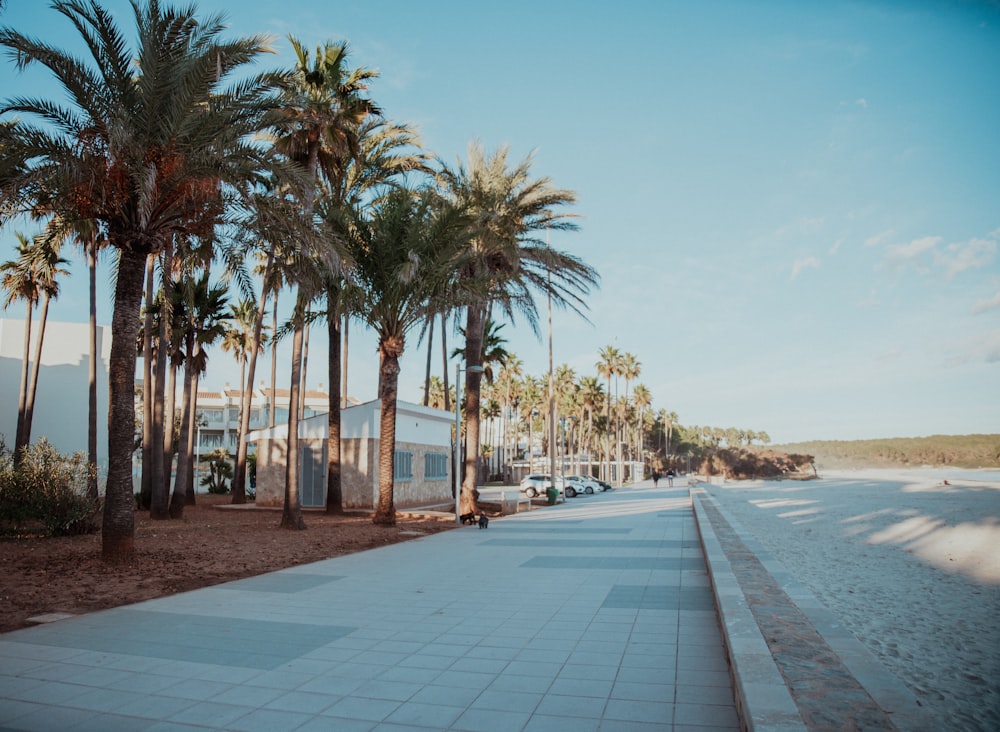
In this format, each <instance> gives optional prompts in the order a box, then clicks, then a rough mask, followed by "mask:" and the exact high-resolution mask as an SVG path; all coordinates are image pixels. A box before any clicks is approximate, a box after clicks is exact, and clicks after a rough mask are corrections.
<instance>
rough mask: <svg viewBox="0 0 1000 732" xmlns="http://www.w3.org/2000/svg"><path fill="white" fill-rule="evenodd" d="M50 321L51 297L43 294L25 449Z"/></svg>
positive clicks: (23, 438) (27, 402)
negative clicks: (48, 322) (46, 329)
mask: <svg viewBox="0 0 1000 732" xmlns="http://www.w3.org/2000/svg"><path fill="white" fill-rule="evenodd" d="M48 319H49V295H48V293H45V292H43V293H42V313H41V316H40V317H39V318H38V340H36V341H35V362H34V363H33V364H32V365H31V382H30V383H29V384H28V396H27V399H26V400H25V403H24V427H23V429H24V434H23V435H22V436H21V444H23V445H24V446H25V447H27V446H28V445H30V444H31V422H32V420H33V419H34V415H35V394H36V393H37V391H38V372H39V370H40V369H41V366H42V345H43V343H44V341H45V323H46V321H47V320H48Z"/></svg>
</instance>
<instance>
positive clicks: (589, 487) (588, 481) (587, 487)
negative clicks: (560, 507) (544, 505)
mask: <svg viewBox="0 0 1000 732" xmlns="http://www.w3.org/2000/svg"><path fill="white" fill-rule="evenodd" d="M570 486H572V487H573V488H574V489H575V490H576V492H577V493H586V494H587V495H590V494H592V493H598V492H600V491H601V490H603V489H602V488H601V484H600V483H598V482H597V481H596V480H594V479H593V478H588V477H586V476H585V475H567V476H566V492H567V493H569V489H570Z"/></svg>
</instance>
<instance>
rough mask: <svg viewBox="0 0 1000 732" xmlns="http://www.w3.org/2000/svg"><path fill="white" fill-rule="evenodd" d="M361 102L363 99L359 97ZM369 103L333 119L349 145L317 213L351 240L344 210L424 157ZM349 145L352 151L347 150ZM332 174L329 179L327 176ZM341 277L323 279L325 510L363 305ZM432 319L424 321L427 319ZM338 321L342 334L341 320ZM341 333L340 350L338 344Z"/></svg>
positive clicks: (336, 480) (331, 498) (404, 130)
mask: <svg viewBox="0 0 1000 732" xmlns="http://www.w3.org/2000/svg"><path fill="white" fill-rule="evenodd" d="M344 94H345V95H347V99H346V100H345V102H344V104H343V107H344V108H345V109H348V110H350V109H353V108H355V107H356V106H357V104H358V100H357V99H356V92H352V91H351V87H350V86H348V87H346V89H345V90H344ZM362 101H363V100H362ZM376 111H377V110H375V108H374V107H371V109H370V112H369V116H368V117H366V118H364V121H363V122H361V123H360V124H357V123H356V116H357V115H356V114H354V115H352V114H348V115H341V116H340V117H339V118H338V120H337V121H338V123H339V124H340V125H341V126H342V127H343V129H342V130H341V132H342V136H343V137H344V139H345V140H348V141H350V142H352V143H353V145H344V146H342V149H341V160H340V162H339V167H337V168H334V169H333V170H327V171H326V172H325V176H326V180H325V183H326V186H325V188H324V193H325V195H324V197H323V200H322V202H321V203H322V206H321V215H322V216H323V218H324V220H325V221H326V222H327V223H328V225H329V226H330V228H331V230H332V231H333V233H334V235H335V236H336V237H338V238H339V239H340V240H347V239H349V238H350V234H349V232H348V231H347V230H346V228H345V226H344V223H345V222H346V221H349V217H348V216H345V212H347V211H349V210H351V209H352V208H354V207H357V206H359V205H363V203H365V202H368V201H370V200H372V199H373V198H375V197H377V196H378V195H379V193H380V192H381V191H384V190H386V189H387V188H388V187H391V186H392V185H395V182H396V177H397V176H399V175H400V174H404V173H407V172H409V171H412V170H420V169H422V168H423V167H424V160H425V157H426V156H425V155H424V154H423V153H420V152H412V149H413V148H415V147H416V146H417V145H418V144H419V140H418V138H417V135H416V133H415V132H414V131H413V130H412V129H410V128H409V127H407V126H405V125H398V124H393V123H390V122H388V121H386V120H385V119H383V118H382V117H380V116H377V115H376ZM352 148H353V149H352ZM331 174H332V177H331ZM348 292H350V289H349V288H345V282H344V278H343V277H342V276H340V273H339V272H331V273H329V276H328V278H327V281H326V303H327V308H326V309H327V331H328V332H327V335H328V342H329V347H330V351H329V357H328V378H329V381H330V385H331V386H330V397H329V398H330V402H329V403H330V408H329V410H328V415H329V420H328V432H329V437H328V440H327V494H326V512H327V513H336V512H339V511H341V510H342V509H343V497H342V492H341V485H340V410H341V408H342V406H343V404H344V400H345V399H346V397H347V369H346V362H347V340H348V323H349V322H350V315H351V312H352V310H354V309H356V308H357V307H358V306H359V305H360V306H361V307H363V306H364V304H363V303H360V304H359V303H353V302H351V301H350V298H349V297H347V294H348ZM432 318H433V315H431V318H429V319H428V320H431V319H432ZM342 322H343V333H341V323H342ZM341 336H343V343H344V347H343V353H341V349H340V343H341Z"/></svg>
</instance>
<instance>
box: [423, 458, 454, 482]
mask: <svg viewBox="0 0 1000 732" xmlns="http://www.w3.org/2000/svg"><path fill="white" fill-rule="evenodd" d="M447 477H448V456H447V455H446V454H444V453H443V452H429V453H427V454H426V455H424V478H425V479H427V480H445V479H446V478H447Z"/></svg>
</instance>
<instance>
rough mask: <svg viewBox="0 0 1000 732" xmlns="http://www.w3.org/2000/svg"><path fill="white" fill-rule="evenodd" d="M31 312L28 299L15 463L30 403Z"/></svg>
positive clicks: (18, 461) (18, 456)
mask: <svg viewBox="0 0 1000 732" xmlns="http://www.w3.org/2000/svg"><path fill="white" fill-rule="evenodd" d="M31 312H32V303H31V300H28V307H27V312H26V314H25V316H24V350H23V353H24V357H23V358H22V359H21V392H20V394H19V395H18V400H17V427H16V428H15V430H14V463H15V464H19V463H20V462H21V457H22V455H21V452H22V450H21V448H23V447H24V446H25V445H24V442H23V436H24V410H25V409H26V407H27V404H28V375H29V371H28V364H29V362H30V360H31Z"/></svg>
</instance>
